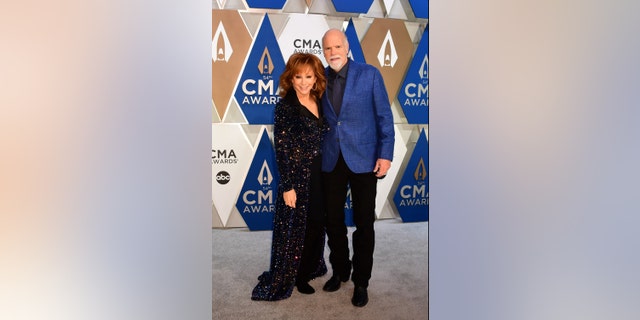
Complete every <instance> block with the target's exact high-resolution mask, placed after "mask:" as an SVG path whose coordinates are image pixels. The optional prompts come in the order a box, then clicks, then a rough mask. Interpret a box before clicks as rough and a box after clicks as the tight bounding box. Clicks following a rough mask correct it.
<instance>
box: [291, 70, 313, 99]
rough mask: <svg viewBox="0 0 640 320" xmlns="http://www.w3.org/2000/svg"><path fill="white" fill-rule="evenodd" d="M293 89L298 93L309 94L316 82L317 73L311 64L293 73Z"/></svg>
mask: <svg viewBox="0 0 640 320" xmlns="http://www.w3.org/2000/svg"><path fill="white" fill-rule="evenodd" d="M292 82H293V89H294V90H296V93H297V94H298V95H308V94H309V93H310V92H311V88H313V86H314V85H315V83H316V75H315V74H314V73H313V71H312V70H311V67H310V66H306V67H303V68H302V69H300V71H299V72H298V73H296V74H294V75H293V81H292Z"/></svg>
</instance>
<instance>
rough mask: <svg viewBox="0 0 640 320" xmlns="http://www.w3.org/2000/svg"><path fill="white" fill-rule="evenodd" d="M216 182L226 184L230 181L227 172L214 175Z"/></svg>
mask: <svg viewBox="0 0 640 320" xmlns="http://www.w3.org/2000/svg"><path fill="white" fill-rule="evenodd" d="M216 181H217V182H218V183H219V184H227V183H229V181H231V175H230V174H229V172H226V171H220V172H218V173H217V174H216Z"/></svg>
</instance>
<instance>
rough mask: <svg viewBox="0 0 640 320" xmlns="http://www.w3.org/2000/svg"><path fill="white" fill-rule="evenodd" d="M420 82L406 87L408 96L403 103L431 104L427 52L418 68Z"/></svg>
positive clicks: (412, 104) (405, 92) (414, 104)
mask: <svg viewBox="0 0 640 320" xmlns="http://www.w3.org/2000/svg"><path fill="white" fill-rule="evenodd" d="M418 75H419V77H420V83H409V84H407V85H406V86H405V87H404V94H405V95H406V96H407V98H408V99H407V100H405V102H404V104H403V105H411V106H426V107H428V106H429V102H428V100H426V99H429V57H428V56H427V55H426V54H425V55H424V58H423V59H422V63H421V64H420V68H419V69H418Z"/></svg>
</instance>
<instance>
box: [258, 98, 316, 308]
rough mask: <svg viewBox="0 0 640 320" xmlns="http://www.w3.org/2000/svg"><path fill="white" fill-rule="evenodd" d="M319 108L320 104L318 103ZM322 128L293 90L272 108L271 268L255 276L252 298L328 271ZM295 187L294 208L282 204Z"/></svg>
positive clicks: (279, 295) (279, 293) (274, 296)
mask: <svg viewBox="0 0 640 320" xmlns="http://www.w3.org/2000/svg"><path fill="white" fill-rule="evenodd" d="M318 110H319V112H322V111H321V110H322V107H321V105H320V102H319V101H318ZM325 128H326V126H325V125H324V124H323V121H322V115H321V114H320V117H319V118H317V117H316V116H315V115H313V114H312V113H311V112H310V111H309V110H307V108H305V107H304V106H303V105H302V104H300V101H299V100H298V98H297V96H296V93H295V91H294V90H291V91H290V92H289V93H288V94H287V95H286V96H285V97H284V98H282V99H281V100H280V101H279V102H278V104H277V105H276V108H275V116H274V143H275V150H276V163H277V165H278V172H279V174H280V182H279V185H278V198H277V200H276V212H275V214H274V219H273V236H272V242H271V266H270V268H269V271H265V272H264V273H263V274H262V275H260V276H259V277H258V280H259V283H258V285H256V287H255V288H254V289H253V292H252V294H251V299H252V300H269V301H274V300H281V299H286V298H288V297H290V296H291V293H292V291H293V287H294V286H295V283H296V280H299V281H303V282H306V281H309V280H311V279H313V278H315V277H319V276H322V275H324V274H326V273H327V266H326V264H325V261H324V243H325V228H324V220H325V215H324V205H323V201H322V188H321V181H320V179H321V177H322V174H321V166H320V164H321V147H322V137H323V135H324V130H326V129H325ZM291 189H295V191H296V198H297V201H296V208H291V207H288V206H287V205H285V204H284V200H283V198H282V194H283V192H284V191H288V190H291Z"/></svg>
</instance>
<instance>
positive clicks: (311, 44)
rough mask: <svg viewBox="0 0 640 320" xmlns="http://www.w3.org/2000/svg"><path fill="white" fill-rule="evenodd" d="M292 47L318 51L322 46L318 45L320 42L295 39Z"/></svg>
mask: <svg viewBox="0 0 640 320" xmlns="http://www.w3.org/2000/svg"><path fill="white" fill-rule="evenodd" d="M293 47H295V48H296V49H320V50H322V46H321V45H320V41H318V40H311V39H306V40H305V39H295V40H293Z"/></svg>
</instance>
